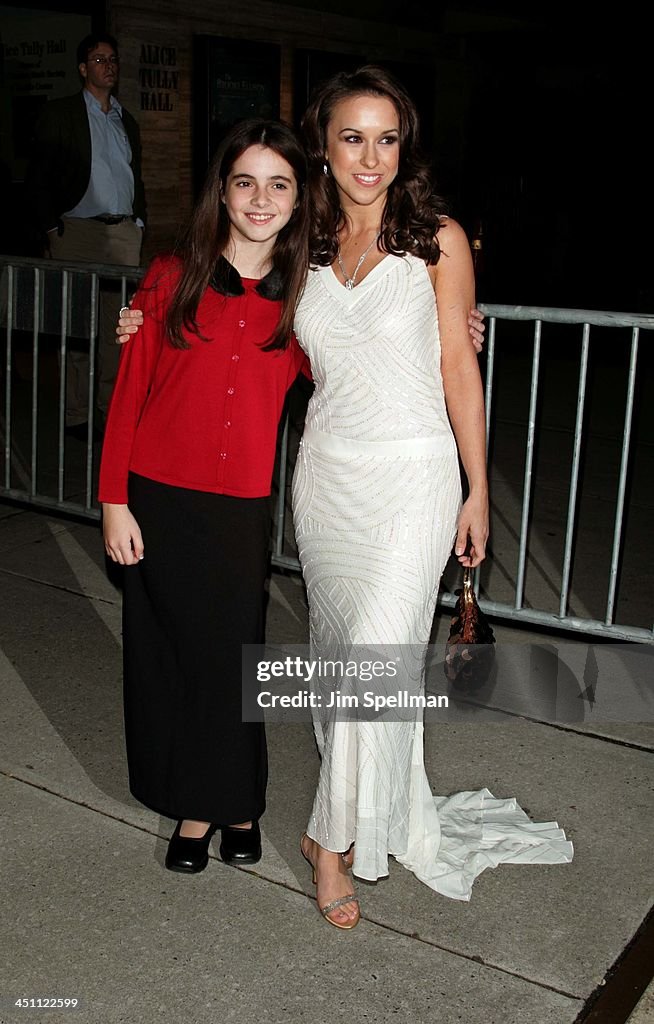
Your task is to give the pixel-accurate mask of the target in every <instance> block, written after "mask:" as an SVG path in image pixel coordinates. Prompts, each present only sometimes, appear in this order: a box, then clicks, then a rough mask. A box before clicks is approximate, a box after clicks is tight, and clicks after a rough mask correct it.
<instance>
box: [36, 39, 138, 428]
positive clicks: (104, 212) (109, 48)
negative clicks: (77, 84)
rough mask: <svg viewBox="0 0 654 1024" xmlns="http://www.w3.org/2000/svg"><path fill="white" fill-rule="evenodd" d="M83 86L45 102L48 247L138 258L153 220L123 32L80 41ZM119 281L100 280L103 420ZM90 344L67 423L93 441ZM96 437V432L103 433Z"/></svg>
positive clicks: (70, 375)
mask: <svg viewBox="0 0 654 1024" xmlns="http://www.w3.org/2000/svg"><path fill="white" fill-rule="evenodd" d="M77 61H78V66H79V73H80V75H81V77H82V80H83V88H82V90H81V92H78V93H76V94H75V95H74V96H66V97H64V98H63V99H57V100H52V101H51V102H50V103H47V104H46V105H45V109H44V112H43V114H42V116H41V118H40V120H39V123H38V125H37V128H36V133H35V138H34V149H33V155H32V160H31V162H30V165H29V167H28V170H27V175H26V179H25V185H26V195H27V201H28V204H29V206H28V208H29V212H30V216H32V218H33V219H34V221H35V223H36V226H37V229H38V230H39V233H40V236H41V239H42V245H43V250H44V254H45V255H49V256H51V257H52V258H53V259H56V260H67V261H73V262H78V261H82V262H85V263H111V264H117V265H120V266H138V264H139V261H140V256H141V241H142V235H143V228H144V226H145V192H144V188H143V181H142V180H141V143H140V137H139V129H138V125H137V124H136V121H135V120H134V118H133V117H132V116H131V114H130V113H129V112H128V111H127V110H125V108H124V107H122V106H121V105H120V103H119V102H118V100H117V99H116V97H115V96H114V95H113V92H114V90H115V88H116V86H117V85H118V72H119V56H118V44H117V42H116V40H115V39H114V38H113V37H112V36H110V35H108V34H106V33H96V34H94V35H90V36H87V37H86V38H85V39H83V40H82V42H81V43H80V44H79V46H78V48H77ZM120 305H121V299H120V290H119V287H118V283H117V282H116V283H115V284H113V287H112V283H111V282H107V283H106V284H105V285H102V286H101V291H100V309H99V331H98V346H97V352H98V374H97V392H96V396H95V401H96V403H97V408H98V414H99V427H100V429H101V428H102V426H103V425H104V419H105V417H106V412H107V406H108V403H109V398H110V395H111V390H112V387H113V381H114V376H115V372H116V367H117V364H118V355H119V349H118V346H117V345H116V344H115V326H116V321H117V318H118V310H119V308H120ZM88 408H89V355H88V343H87V342H86V341H85V342H84V344H83V345H79V343H77V344H76V343H75V342H73V341H72V340H69V344H68V352H67V364H66V432H67V433H68V434H69V435H72V436H74V437H78V438H80V439H81V440H86V437H87V429H88ZM96 436H97V435H96Z"/></svg>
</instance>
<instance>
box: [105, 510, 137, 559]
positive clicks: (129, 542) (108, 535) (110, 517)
mask: <svg viewBox="0 0 654 1024" xmlns="http://www.w3.org/2000/svg"><path fill="white" fill-rule="evenodd" d="M102 535H103V537H104V548H105V551H106V552H107V554H108V555H109V558H111V559H112V561H114V562H118V563H119V565H137V564H138V562H140V560H141V559H142V558H143V538H142V537H141V531H140V529H139V524H138V523H137V522H136V519H135V518H134V516H133V515H132V513H131V512H130V510H129V508H128V507H127V505H110V504H109V503H107V502H103V503H102Z"/></svg>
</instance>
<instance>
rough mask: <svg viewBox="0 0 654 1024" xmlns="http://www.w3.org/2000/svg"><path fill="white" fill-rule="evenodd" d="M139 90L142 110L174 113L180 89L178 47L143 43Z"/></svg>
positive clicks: (140, 59)
mask: <svg viewBox="0 0 654 1024" xmlns="http://www.w3.org/2000/svg"><path fill="white" fill-rule="evenodd" d="M139 89H140V90H141V110H160V111H162V112H164V113H172V111H173V110H174V109H175V100H176V98H177V93H178V89H179V71H178V69H177V47H175V46H155V45H154V44H153V43H141V55H140V57H139Z"/></svg>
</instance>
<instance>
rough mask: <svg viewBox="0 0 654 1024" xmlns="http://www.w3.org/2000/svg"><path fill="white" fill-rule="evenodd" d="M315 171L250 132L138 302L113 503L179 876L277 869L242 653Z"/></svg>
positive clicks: (108, 450)
mask: <svg viewBox="0 0 654 1024" xmlns="http://www.w3.org/2000/svg"><path fill="white" fill-rule="evenodd" d="M305 181H306V159H305V155H304V152H303V149H302V147H301V145H300V143H299V142H298V140H297V138H296V136H295V134H294V133H293V132H292V130H291V129H290V128H288V127H286V126H285V125H282V124H280V123H278V122H270V121H261V120H252V121H247V122H243V123H241V124H239V125H237V126H236V127H235V128H233V129H232V130H231V131H230V133H229V135H228V136H227V138H226V139H225V141H224V143H223V145H222V147H221V149H220V151H219V153H218V154H217V156H216V157H215V159H214V160H213V162H212V164H211V166H210V168H209V171H208V175H207V179H206V183H205V186H204V190H203V192H202V195H201V198H200V200H199V203H198V205H197V207H196V209H195V212H194V213H193V216H192V220H191V222H190V225H189V228H188V230H187V232H186V235H185V237H184V239H183V241H182V244H181V245H180V246H179V247H178V249H177V251H176V253H175V255H173V256H171V257H168V258H159V259H156V260H155V261H154V262H153V264H152V266H151V267H150V269H149V271H148V273H147V274H146V276H145V278H144V280H143V282H142V285H141V288H140V289H139V292H138V294H137V296H136V298H135V300H134V302H135V305H136V306H137V307H139V308H140V309H142V310H143V313H144V321H143V327H142V329H141V332H140V335H141V336H140V338H139V343H138V344H135V345H127V346H125V348H124V350H123V352H122V354H121V362H120V367H119V370H118V375H117V378H116V384H115V389H114V393H113V397H112V401H111V407H110V411H109V416H108V421H107V427H106V432H105V441H104V447H103V453H102V465H101V471H100V489H99V499H100V501H101V502H102V510H103V532H104V541H105V547H106V550H107V553H108V555H109V556H110V557H111V558H112V559H113V560H114V561H115V562H119V563H120V564H121V565H124V566H125V567H126V568H125V573H124V606H123V608H124V611H123V617H124V699H125V731H126V742H127V758H128V764H129V781H130V789H131V791H132V793H133V794H134V796H135V797H137V799H138V800H140V801H141V802H142V803H144V804H146V805H147V806H148V807H151V808H152V809H154V810H156V811H158V812H159V813H161V814H164V815H166V816H168V817H171V818H177V819H178V823H177V827H176V829H175V831H174V834H173V836H172V838H171V840H170V843H169V846H168V852H167V856H166V867H168V868H170V869H171V870H174V871H184V872H197V871H202V870H203V868H204V867H205V866H206V864H207V860H208V846H209V842H210V840H211V837H212V835H213V834H214V832H215V831H216V829H217V828H220V829H221V830H222V842H221V846H220V852H221V856H222V858H223V860H225V861H227V862H230V863H241V864H242V863H255V862H256V861H257V860H259V858H260V857H261V838H260V831H259V825H258V819H259V818H260V817H261V815H262V814H263V812H264V809H265V791H266V778H267V760H266V742H265V733H264V727H263V725H262V724H260V723H255V722H243V721H242V720H241V719H242V715H241V645H242V644H256V643H258V642H260V641H261V640H262V616H263V591H264V581H265V577H266V571H267V561H268V544H269V534H270V512H269V495H270V490H271V478H272V471H273V462H274V457H275V444H276V436H277V427H278V423H279V419H280V415H281V412H282V408H283V405H284V399H285V397H286V393H287V391H288V389H289V388H290V386H291V384H292V383H293V382H294V380H295V378H296V377H297V375H298V373H300V372H301V371H303V370H304V371H305V372H306V373H307V374H308V367H307V361H306V357H305V356H304V355H303V353H302V352H301V350H300V349H299V347H298V345H297V342H296V341H295V338H294V337H293V335H292V322H293V316H294V313H295V307H296V305H297V299H298V296H299V294H300V292H301V290H302V287H303V285H304V281H305V277H306V272H307V267H308V247H307V239H308V223H307V205H306V203H307V201H306V194H305Z"/></svg>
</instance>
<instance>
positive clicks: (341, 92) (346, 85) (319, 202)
mask: <svg viewBox="0 0 654 1024" xmlns="http://www.w3.org/2000/svg"><path fill="white" fill-rule="evenodd" d="M353 96H383V97H384V98H386V99H389V100H390V101H391V103H392V104H393V105H394V107H395V109H396V110H397V113H398V118H399V122H400V131H399V137H400V159H399V170H398V174H397V177H396V178H395V180H394V181H393V183H392V184H391V186H390V187H389V189H388V194H387V198H386V205H385V207H384V213H383V216H382V229H381V239H380V248H381V249H383V251H384V252H388V253H392V254H393V255H395V256H404V255H405V254H406V253H411V254H412V255H414V256H418V257H419V258H420V259H423V260H424V261H425V262H426V263H437V262H438V259H439V256H440V248H439V245H438V241H437V239H436V235H437V232H438V229H439V227H440V223H441V217H442V216H443V214H444V213H445V212H446V206H445V202H444V201H443V200H442V199H441V198H440V197H439V196H437V195H435V194H434V189H433V184H432V179H431V173H430V169H429V164H428V163H427V161H426V160H425V159H424V158H423V157H422V155H421V153H420V149H419V141H418V133H419V124H418V113H417V111H416V108H415V106H414V103H413V101H412V100H411V98H410V96H409V95H408V93H407V92H406V91H405V89H404V87H403V86H402V85H400V83H399V82H397V81H396V80H395V79H394V78H393V76H392V75H390V74H389V73H388V72H387V71H384V69H383V68H378V67H374V66H373V65H365V66H364V67H361V68H359V69H358V70H357V71H354V72H352V73H347V72H339V73H338V74H336V75H334V76H333V77H332V78H330V79H329V80H328V81H327V82H324V83H323V84H322V85H320V86H318V88H317V90H316V92H315V93H314V94H313V96H312V98H311V101H310V103H309V106H308V107H307V109H306V112H305V114H304V117H303V119H302V131H303V133H304V138H305V141H306V146H307V154H308V158H309V193H310V197H311V227H310V238H309V250H310V258H311V262H312V263H315V264H318V265H319V266H329V265H330V264H332V263H333V262H334V260H335V259H336V254H337V252H338V233H339V231H340V230H341V229H342V228H343V227H344V225H345V217H344V214H343V211H342V210H341V206H340V201H339V198H338V190H337V187H336V182H335V181H334V178H333V177H332V175H331V173H327V174H325V173H324V166H325V152H326V150H327V127H328V125H329V122H330V120H331V117H332V114H333V112H334V108H335V107H336V105H337V104H338V103H340V102H341V101H342V100H347V99H351V98H352V97H353Z"/></svg>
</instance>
